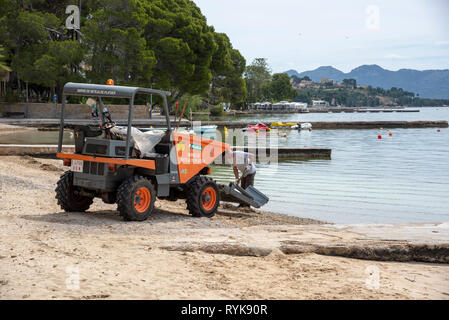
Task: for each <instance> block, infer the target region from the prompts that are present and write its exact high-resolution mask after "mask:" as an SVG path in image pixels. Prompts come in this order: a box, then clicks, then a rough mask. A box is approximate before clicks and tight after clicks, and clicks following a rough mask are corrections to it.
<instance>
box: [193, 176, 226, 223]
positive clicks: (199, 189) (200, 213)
mask: <svg viewBox="0 0 449 320" xmlns="http://www.w3.org/2000/svg"><path fill="white" fill-rule="evenodd" d="M208 192H210V193H212V194H213V193H214V194H215V198H214V197H213V196H212V197H210V194H207V193H208ZM208 196H209V198H210V199H209V200H210V201H208ZM219 205H220V191H219V190H218V186H217V184H216V183H215V182H214V180H212V179H211V178H208V177H204V176H196V177H195V178H193V181H192V182H190V184H189V190H188V195H187V209H188V210H189V213H190V214H191V215H192V216H193V217H206V218H212V217H213V216H214V215H215V213H216V212H217V209H218V206H219Z"/></svg>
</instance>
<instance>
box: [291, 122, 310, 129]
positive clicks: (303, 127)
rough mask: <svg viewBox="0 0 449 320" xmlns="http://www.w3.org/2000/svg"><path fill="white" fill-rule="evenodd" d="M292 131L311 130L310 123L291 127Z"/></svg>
mask: <svg viewBox="0 0 449 320" xmlns="http://www.w3.org/2000/svg"><path fill="white" fill-rule="evenodd" d="M291 128H292V129H298V130H312V124H311V123H298V124H297V125H296V126H294V127H291Z"/></svg>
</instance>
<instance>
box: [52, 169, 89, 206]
mask: <svg viewBox="0 0 449 320" xmlns="http://www.w3.org/2000/svg"><path fill="white" fill-rule="evenodd" d="M55 191H56V197H55V198H56V199H57V200H58V204H59V205H60V206H61V208H62V209H63V210H64V211H65V212H85V211H86V210H88V209H89V207H90V205H91V204H92V202H93V198H91V197H86V196H80V195H77V194H76V191H78V190H77V187H75V186H73V172H72V171H67V172H65V173H64V174H63V175H62V176H61V178H60V179H59V181H58V184H57V186H56V189H55Z"/></svg>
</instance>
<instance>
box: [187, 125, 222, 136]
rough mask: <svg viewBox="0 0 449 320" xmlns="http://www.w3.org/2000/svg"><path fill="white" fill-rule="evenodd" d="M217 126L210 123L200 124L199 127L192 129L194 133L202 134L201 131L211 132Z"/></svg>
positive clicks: (214, 130)
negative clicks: (206, 124) (208, 124)
mask: <svg viewBox="0 0 449 320" xmlns="http://www.w3.org/2000/svg"><path fill="white" fill-rule="evenodd" d="M217 128H218V126H216V125H210V126H201V127H194V128H193V130H194V131H195V133H199V134H203V133H212V132H216V131H217Z"/></svg>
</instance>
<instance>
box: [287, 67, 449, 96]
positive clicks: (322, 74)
mask: <svg viewBox="0 0 449 320" xmlns="http://www.w3.org/2000/svg"><path fill="white" fill-rule="evenodd" d="M285 73H286V74H288V75H289V76H290V77H291V76H293V75H296V76H297V77H304V76H309V77H310V78H311V79H312V80H313V81H320V80H321V79H322V78H328V79H331V80H334V81H338V82H341V81H343V79H356V80H357V84H365V85H370V86H373V87H381V88H383V89H391V88H392V87H396V88H402V89H404V90H406V91H411V92H414V93H415V94H419V96H420V97H422V98H433V99H449V70H424V71H418V70H412V69H400V70H398V71H390V70H386V69H383V68H382V67H380V66H378V65H363V66H360V67H358V68H355V69H354V70H352V71H351V72H349V73H344V72H342V71H340V70H338V69H335V68H334V67H330V66H327V67H319V68H317V69H315V70H311V71H304V72H301V73H298V72H297V71H296V70H289V71H286V72H285Z"/></svg>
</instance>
